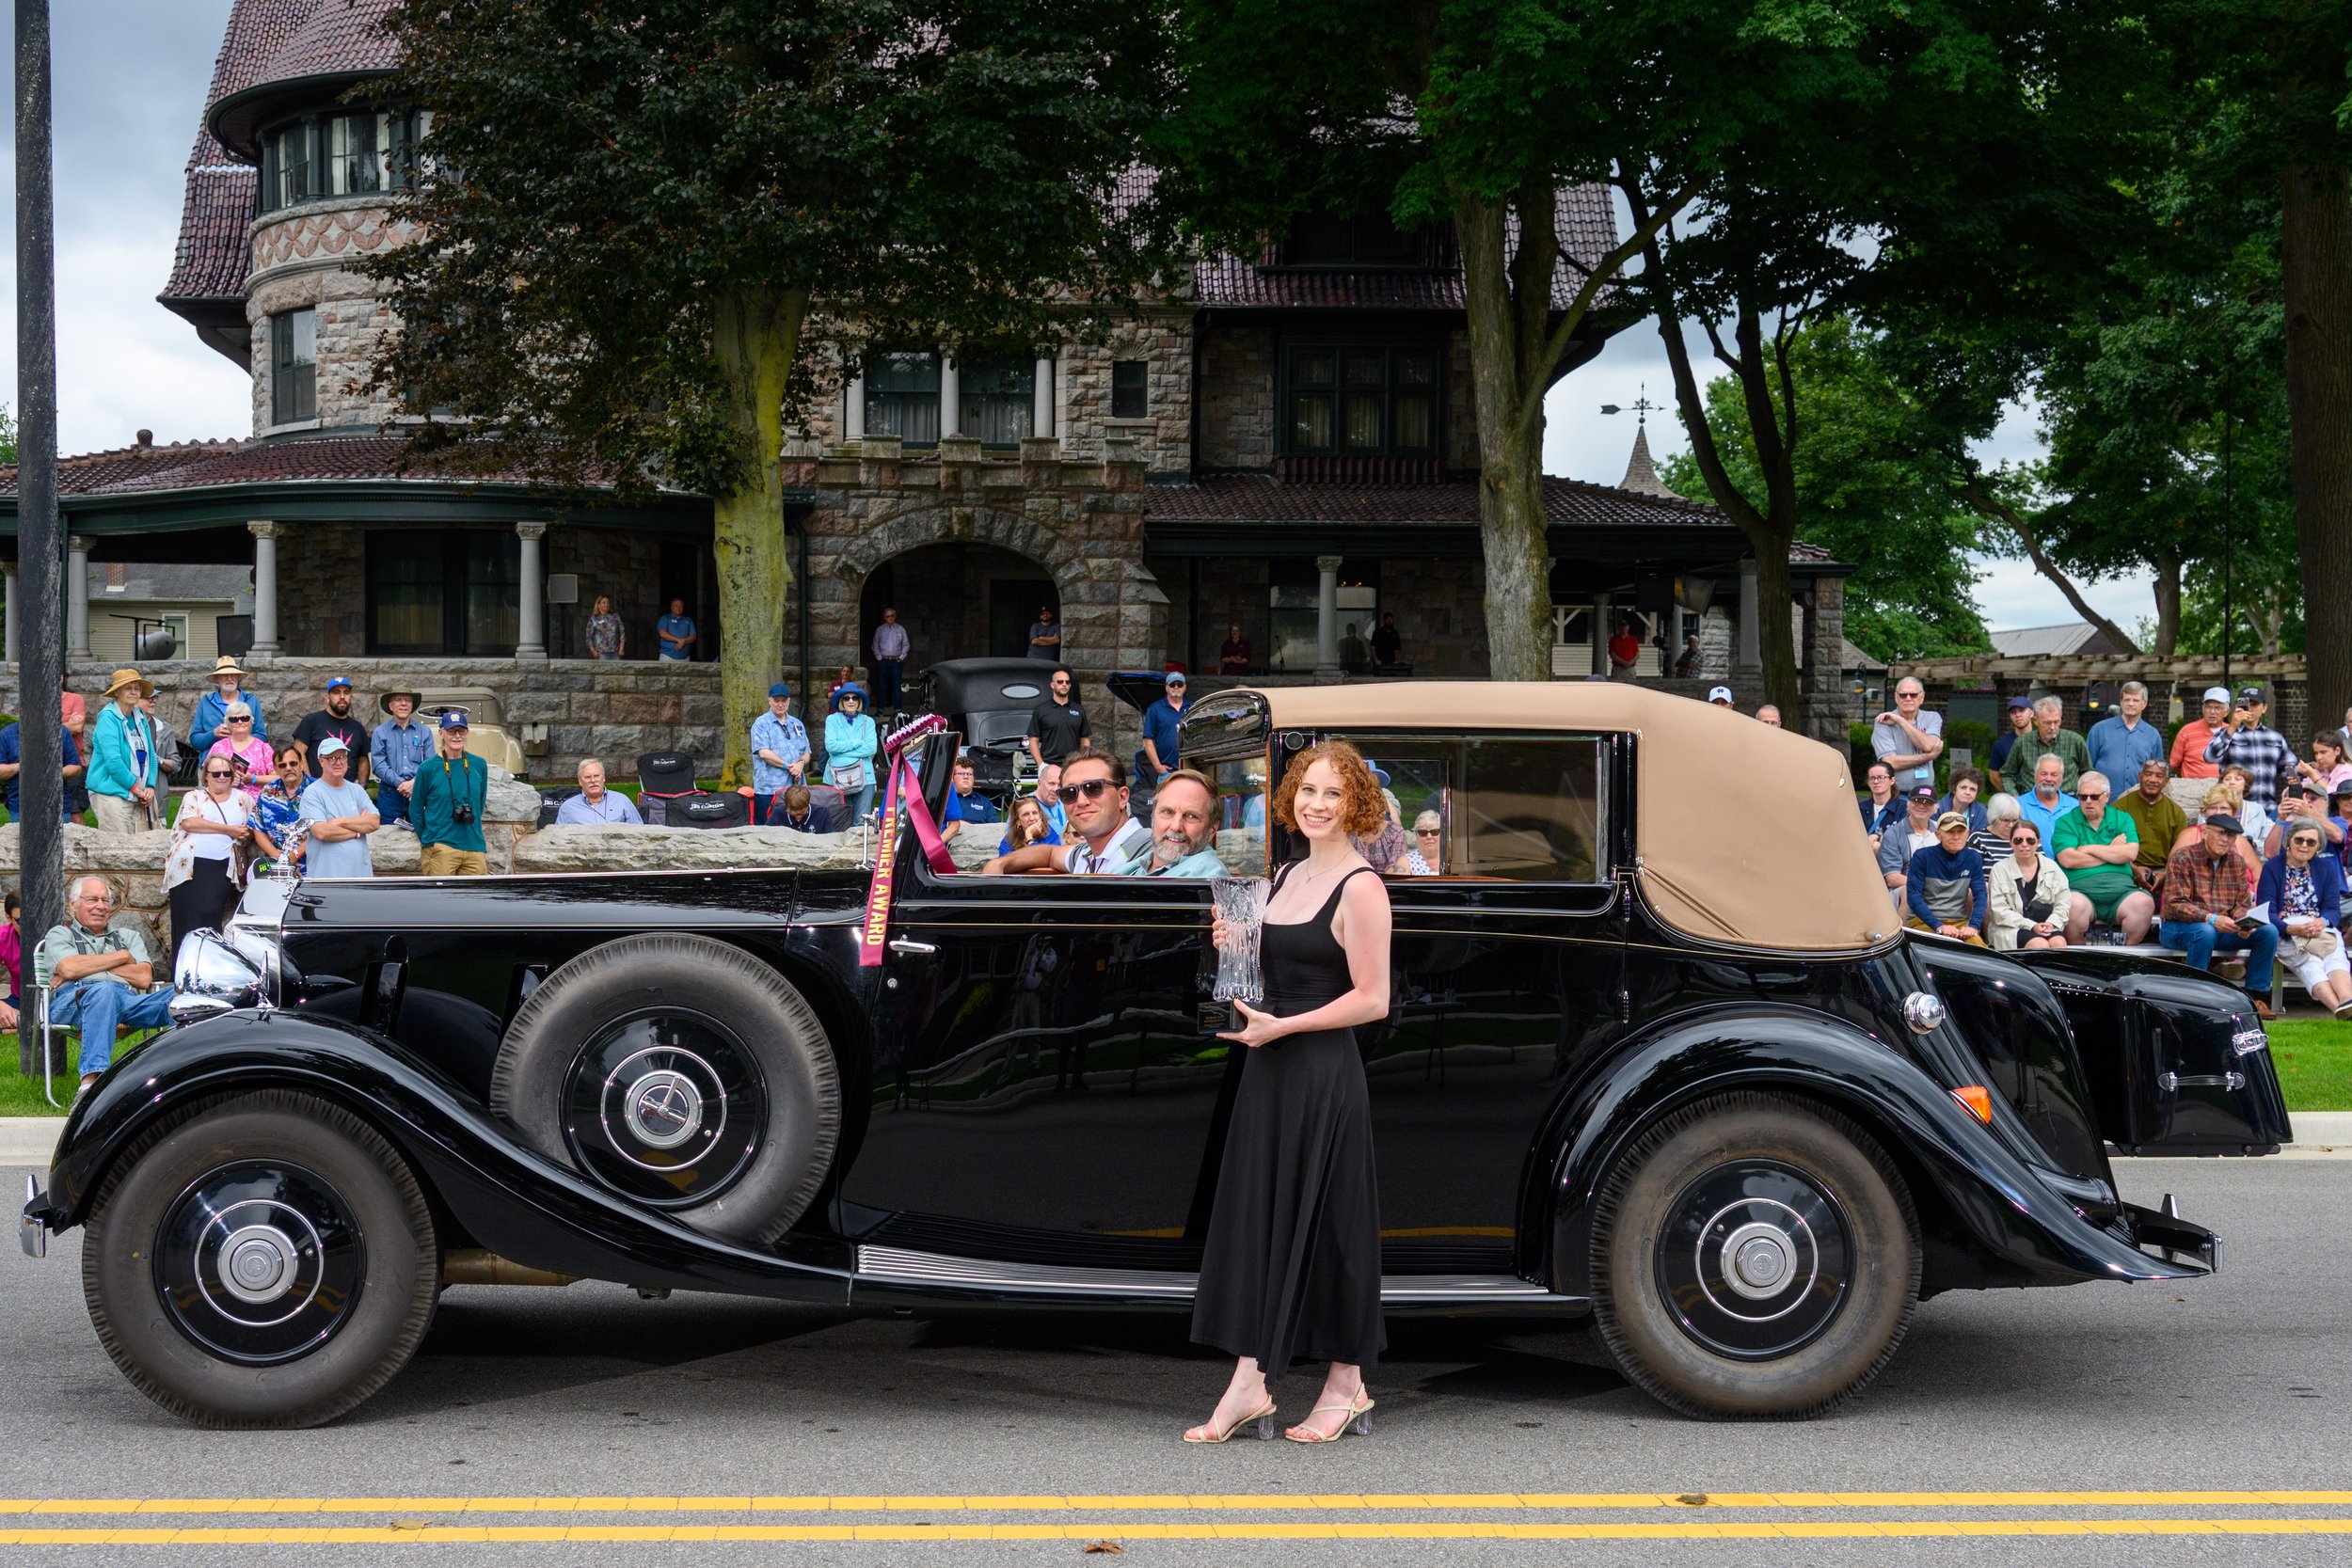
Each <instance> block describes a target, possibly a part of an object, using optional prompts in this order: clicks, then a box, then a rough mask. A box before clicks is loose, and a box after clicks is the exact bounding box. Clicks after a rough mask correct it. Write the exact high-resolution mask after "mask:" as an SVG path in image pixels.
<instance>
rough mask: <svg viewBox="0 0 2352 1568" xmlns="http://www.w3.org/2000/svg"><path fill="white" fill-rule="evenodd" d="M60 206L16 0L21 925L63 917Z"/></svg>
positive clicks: (38, 22)
mask: <svg viewBox="0 0 2352 1568" xmlns="http://www.w3.org/2000/svg"><path fill="white" fill-rule="evenodd" d="M55 222H56V199H55V192H54V191H53V189H52V188H51V184H50V154H49V0H16V419H17V433H16V551H17V571H18V585H19V587H20V588H21V589H22V592H21V593H19V594H17V607H18V612H19V613H20V614H22V615H23V616H24V626H21V627H19V628H18V632H17V657H18V663H17V667H16V668H17V704H16V705H17V713H18V720H17V721H18V723H19V725H20V726H21V729H20V731H19V734H18V737H17V740H18V746H19V752H18V755H19V757H20V759H21V761H22V763H23V766H24V772H23V776H22V780H21V785H20V798H21V799H22V800H23V801H24V812H23V814H22V815H21V816H19V817H18V819H17V820H18V827H17V856H18V859H17V867H18V884H19V885H18V892H19V895H20V896H22V897H23V899H24V928H25V929H26V930H28V931H30V932H32V933H33V940H34V941H36V942H38V941H39V940H40V933H42V932H44V931H47V930H48V929H49V928H50V927H53V926H56V925H60V924H62V923H63V922H64V920H65V830H64V829H63V828H62V827H61V826H60V825H59V822H58V818H59V816H60V814H61V813H62V812H63V810H64V807H65V723H64V720H63V717H62V715H61V714H60V712H59V710H58V706H57V699H58V696H59V694H60V693H61V692H62V691H63V689H64V687H65V630H64V626H63V624H62V615H63V610H64V607H65V530H64V529H63V527H62V526H61V525H60V524H59V522H58V518H57V277H56V250H55V245H54V225H55Z"/></svg>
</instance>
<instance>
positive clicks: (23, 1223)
mask: <svg viewBox="0 0 2352 1568" xmlns="http://www.w3.org/2000/svg"><path fill="white" fill-rule="evenodd" d="M47 1212H49V1204H48V1200H47V1199H46V1198H45V1197H43V1196H42V1195H41V1190H40V1178H39V1177H34V1176H28V1177H26V1178H25V1179H24V1214H23V1215H22V1216H20V1217H19V1218H18V1220H17V1222H16V1240H17V1243H18V1244H19V1245H20V1246H22V1247H24V1256H25V1257H27V1258H46V1257H48V1256H49V1224H48V1221H47V1220H46V1219H44V1218H43V1217H42V1216H43V1215H45V1214H46V1213H47Z"/></svg>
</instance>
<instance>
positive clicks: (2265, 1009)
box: [2156, 811, 2279, 1018]
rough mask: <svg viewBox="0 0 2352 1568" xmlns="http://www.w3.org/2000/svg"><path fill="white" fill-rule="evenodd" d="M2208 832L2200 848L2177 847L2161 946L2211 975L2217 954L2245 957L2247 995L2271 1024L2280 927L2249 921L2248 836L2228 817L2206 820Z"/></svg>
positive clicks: (2169, 866) (2170, 865)
mask: <svg viewBox="0 0 2352 1568" xmlns="http://www.w3.org/2000/svg"><path fill="white" fill-rule="evenodd" d="M2203 828H2204V832H2201V833H2200V834H2199V835H2198V837H2197V841H2196V842H2195V843H2193V844H2183V845H2180V846H2178V847H2175V848H2174V849H2173V851H2172V858H2171V859H2170V860H2169V861H2168V862H2167V863H2165V867H2164V907H2163V911H2162V918H2161V919H2160V920H2158V922H2157V924H2156V940H2157V941H2158V942H2162V943H2164V945H2165V946H2167V947H2169V948H2170V949H2172V951H2174V952H2175V953H2178V954H2180V955H2181V957H2182V958H2185V959H2186V960H2187V961H2188V966H2189V967H2190V968H2191V969H2206V970H2209V969H2211V968H2212V967H2213V956H2214V953H2215V951H2216V950H2219V951H2221V952H2224V953H2237V952H2242V953H2244V954H2245V955H2246V988H2247V993H2248V994H2249V996H2251V997H2252V998H2253V1000H2254V1010H2255V1012H2256V1013H2257V1014H2259V1015H2260V1016H2262V1017H2264V1018H2268V1017H2269V1016H2270V1007H2269V1004H2268V1003H2267V1002H2266V1001H2265V997H2266V996H2267V995H2268V993H2269V990H2270V968H2271V963H2272V961H2273V960H2274V959H2276V958H2278V956H2279V927H2276V926H2273V925H2272V924H2271V923H2270V922H2269V921H2267V920H2254V919H2249V918H2248V911H2250V910H2252V909H2253V907H2254V894H2253V889H2252V888H2251V887H2250V886H2249V884H2248V882H2247V879H2246V869H2245V867H2244V866H2243V865H2242V864H2241V863H2239V861H2238V844H2239V842H2240V840H2241V839H2242V838H2243V837H2244V836H2245V832H2246V830H2245V828H2244V827H2243V826H2242V825H2240V823H2239V822H2238V819H2237V818H2236V817H2234V816H2231V815H2230V814H2229V813H2228V812H2226V811H2217V812H2214V813H2212V814H2211V815H2209V816H2206V818H2205V820H2204V823H2203ZM2257 988H2259V990H2258V989H2257Z"/></svg>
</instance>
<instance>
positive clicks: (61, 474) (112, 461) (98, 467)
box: [0, 441, 246, 496]
mask: <svg viewBox="0 0 2352 1568" xmlns="http://www.w3.org/2000/svg"><path fill="white" fill-rule="evenodd" d="M244 445H246V443H244V442H241V441H185V442H182V441H174V442H173V443H172V444H171V445H169V446H167V447H153V446H146V447H117V448H115V449H114V450H113V451H92V452H84V453H82V454H81V455H79V456H75V457H64V458H60V459H58V460H57V494H58V495H60V496H88V495H96V494H98V493H99V492H101V491H111V490H116V489H119V488H124V487H138V488H153V487H154V482H155V481H157V480H161V479H165V478H166V477H167V476H168V475H170V474H173V473H177V472H179V471H180V470H181V469H183V468H185V467H190V466H191V465H194V464H198V463H203V462H206V461H209V460H211V459H213V458H216V457H220V456H223V455H225V454H227V453H230V452H233V451H236V450H237V449H238V448H239V447H241V446H244ZM0 494H6V495H11V496H12V495H14V494H16V465H15V464H13V463H7V464H0Z"/></svg>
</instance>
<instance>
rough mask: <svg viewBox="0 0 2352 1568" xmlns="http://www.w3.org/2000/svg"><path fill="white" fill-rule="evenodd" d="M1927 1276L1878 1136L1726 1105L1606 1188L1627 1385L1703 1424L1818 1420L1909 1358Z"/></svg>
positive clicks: (1789, 1112) (1898, 1182) (1896, 1176)
mask: <svg viewBox="0 0 2352 1568" xmlns="http://www.w3.org/2000/svg"><path fill="white" fill-rule="evenodd" d="M1919 1262H1920V1249H1919V1226H1918V1220H1917V1216H1916V1214H1915V1212H1914V1210H1913V1207H1912V1202H1911V1195H1910V1191H1909V1189H1908V1187H1907V1186H1906V1184H1905V1183H1904V1181H1903V1180H1902V1176H1901V1173H1900V1172H1899V1171H1898V1170H1897V1169H1896V1168H1895V1165H1894V1164H1893V1162H1891V1161H1890V1160H1888V1159H1887V1157H1886V1155H1885V1153H1884V1151H1883V1150H1882V1149H1881V1148H1879V1146H1878V1143H1877V1141H1876V1140H1875V1139H1873V1138H1872V1137H1871V1136H1870V1135H1869V1133H1868V1132H1866V1131H1864V1130H1863V1129H1862V1128H1861V1127H1860V1126H1859V1125H1857V1124H1856V1123H1855V1122H1854V1121H1852V1120H1851V1118H1849V1117H1844V1116H1840V1115H1839V1114H1837V1113H1836V1112H1835V1111H1831V1110H1828V1109H1826V1108H1824V1107H1821V1106H1818V1105H1814V1104H1811V1103H1809V1102H1805V1101H1796V1100H1790V1099H1785V1098H1782V1097H1779V1096H1774V1095H1767V1094H1734V1095H1724V1096H1719V1097H1716V1098H1714V1099H1710V1100H1707V1101H1701V1102H1699V1103H1697V1104H1694V1105H1691V1106H1688V1107H1686V1108H1684V1109H1682V1110H1680V1111H1677V1112H1676V1113H1675V1114H1674V1115H1672V1116H1670V1117H1666V1118H1665V1119H1663V1120H1662V1121H1661V1122H1660V1123H1659V1125H1657V1126H1656V1127H1654V1128H1651V1129H1650V1130H1649V1131H1647V1132H1645V1133H1644V1134H1643V1135H1642V1136H1641V1137H1640V1138H1639V1139H1638V1140H1636V1141H1635V1143H1634V1145H1633V1147H1632V1148H1630V1149H1629V1150H1628V1151H1627V1153H1626V1155H1625V1156H1624V1157H1623V1158H1622V1159H1620V1160H1619V1161H1618V1162H1617V1164H1615V1165H1614V1166H1613V1168H1612V1169H1611V1172H1610V1174H1609V1177H1608V1179H1607V1180H1605V1181H1604V1182H1603V1183H1602V1187H1601V1192H1600V1197H1599V1201H1598V1203H1597V1206H1596V1210H1595V1224H1594V1229H1593V1243H1592V1254H1591V1264H1592V1271H1593V1280H1594V1292H1593V1293H1594V1316H1595V1323H1596V1326H1597V1328H1598V1330H1599V1332H1600V1336H1601V1339H1602V1341H1603V1342H1604V1343H1605V1344H1606V1345H1607V1346H1608V1347H1609V1350H1610V1353H1611V1354H1613V1356H1614V1357H1615V1358H1616V1361H1617V1365H1618V1367H1619V1368H1620V1369H1621V1370H1623V1371H1624V1372H1625V1375H1626V1376H1627V1377H1628V1378H1629V1379H1630V1380H1631V1381H1632V1382H1633V1383H1634V1384H1635V1385H1636V1386H1639V1387H1640V1388H1642V1389H1643V1390H1644V1391H1645V1393H1647V1394H1649V1395H1650V1396H1651V1397H1652V1398H1654V1399H1656V1400H1658V1401H1659V1402H1661V1403H1663V1404H1666V1405H1668V1406H1671V1407H1672V1408H1674V1409H1676V1410H1678V1411H1680V1412H1682V1413H1684V1414H1686V1415H1691V1416H1706V1417H1791V1416H1810V1415H1816V1414H1819V1413H1820V1412H1821V1411H1824V1410H1827V1409H1829V1408H1831V1407H1832V1406H1834V1405H1836V1404H1838V1403H1839V1402H1843V1401H1844V1400H1846V1399H1849V1398H1851V1396H1852V1395H1853V1394H1854V1393H1855V1392H1856V1391H1858V1390H1859V1389H1861V1388H1862V1387H1863V1386H1865V1385H1867V1383H1868V1382H1869V1381H1870V1379H1871V1378H1872V1377H1874V1376H1876V1375H1877V1373H1878V1371H1879V1370H1880V1369H1881V1368H1882V1367H1883V1366H1885V1365H1886V1363H1887V1361H1888V1360H1889V1359H1890V1358H1891V1357H1892V1356H1893V1355H1894V1354H1895V1349H1896V1346H1897V1345H1899V1343H1900V1342H1901V1340H1902V1336H1903V1331H1904V1330H1905V1328H1907V1327H1908V1326H1909V1324H1910V1322H1911V1315H1912V1312H1913V1311H1914V1309H1915V1307H1916V1306H1917V1304H1918V1299H1919Z"/></svg>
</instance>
